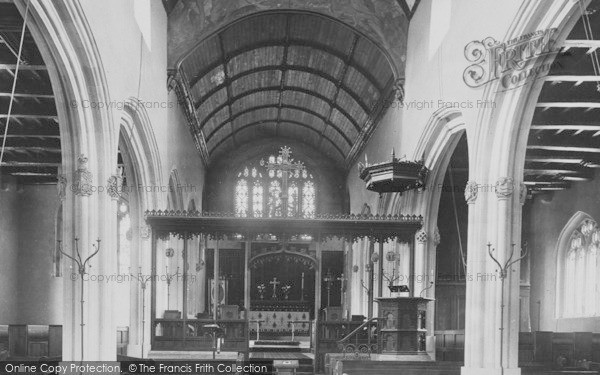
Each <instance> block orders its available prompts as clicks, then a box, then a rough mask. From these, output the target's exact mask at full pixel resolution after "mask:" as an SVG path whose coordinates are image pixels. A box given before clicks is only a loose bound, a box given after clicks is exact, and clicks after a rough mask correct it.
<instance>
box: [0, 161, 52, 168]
mask: <svg viewBox="0 0 600 375" xmlns="http://www.w3.org/2000/svg"><path fill="white" fill-rule="evenodd" d="M1 166H2V167H60V166H61V163H53V162H44V161H39V162H34V161H31V162H30V161H3V162H2V164H1Z"/></svg>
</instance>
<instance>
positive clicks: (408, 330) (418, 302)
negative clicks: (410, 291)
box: [376, 297, 432, 360]
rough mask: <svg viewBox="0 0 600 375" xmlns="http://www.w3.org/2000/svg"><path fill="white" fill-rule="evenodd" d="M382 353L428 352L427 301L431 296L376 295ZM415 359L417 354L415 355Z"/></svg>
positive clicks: (409, 353) (411, 353)
mask: <svg viewBox="0 0 600 375" xmlns="http://www.w3.org/2000/svg"><path fill="white" fill-rule="evenodd" d="M376 300H377V303H379V322H380V323H379V327H380V330H379V335H378V336H379V337H378V338H377V341H378V343H377V345H378V346H379V348H380V353H381V354H396V355H415V356H424V357H428V356H427V352H426V348H425V339H426V337H427V328H426V327H427V322H426V316H427V304H428V303H429V302H430V301H432V299H430V298H422V297H395V298H377V299H376ZM415 360H417V357H415Z"/></svg>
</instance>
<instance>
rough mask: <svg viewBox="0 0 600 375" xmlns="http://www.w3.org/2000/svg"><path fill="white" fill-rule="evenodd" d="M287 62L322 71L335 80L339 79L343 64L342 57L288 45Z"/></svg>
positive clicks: (309, 48) (310, 48)
mask: <svg viewBox="0 0 600 375" xmlns="http://www.w3.org/2000/svg"><path fill="white" fill-rule="evenodd" d="M287 63H288V65H291V66H308V67H309V68H313V69H315V70H318V71H321V72H324V73H326V74H328V75H330V76H332V77H334V78H335V79H336V80H339V79H340V75H341V74H342V72H343V71H344V66H345V63H344V61H343V60H342V59H340V58H338V57H336V56H333V55H331V54H329V53H327V52H325V51H322V50H318V49H314V48H312V47H305V46H290V47H289V49H288V56H287Z"/></svg>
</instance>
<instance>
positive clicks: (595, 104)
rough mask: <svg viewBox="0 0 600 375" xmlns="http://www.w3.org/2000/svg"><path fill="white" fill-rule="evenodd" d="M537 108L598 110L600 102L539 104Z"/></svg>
mask: <svg viewBox="0 0 600 375" xmlns="http://www.w3.org/2000/svg"><path fill="white" fill-rule="evenodd" d="M536 107H537V108H544V109H548V108H588V109H600V102H539V103H538V104H537V105H536Z"/></svg>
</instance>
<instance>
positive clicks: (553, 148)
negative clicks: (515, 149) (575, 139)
mask: <svg viewBox="0 0 600 375" xmlns="http://www.w3.org/2000/svg"><path fill="white" fill-rule="evenodd" d="M527 149H528V150H548V151H574V152H600V147H585V146H574V145H573V146H564V145H543V144H539V145H527Z"/></svg>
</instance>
